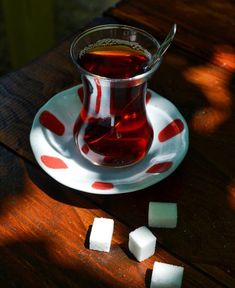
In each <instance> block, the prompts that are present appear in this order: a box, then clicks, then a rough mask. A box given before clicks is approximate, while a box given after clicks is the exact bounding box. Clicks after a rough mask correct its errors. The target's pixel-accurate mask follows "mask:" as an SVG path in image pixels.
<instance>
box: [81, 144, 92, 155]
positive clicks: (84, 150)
mask: <svg viewBox="0 0 235 288" xmlns="http://www.w3.org/2000/svg"><path fill="white" fill-rule="evenodd" d="M81 150H82V152H83V153H84V154H87V153H88V152H89V150H90V149H89V147H88V145H87V144H84V145H83V146H82V148H81Z"/></svg>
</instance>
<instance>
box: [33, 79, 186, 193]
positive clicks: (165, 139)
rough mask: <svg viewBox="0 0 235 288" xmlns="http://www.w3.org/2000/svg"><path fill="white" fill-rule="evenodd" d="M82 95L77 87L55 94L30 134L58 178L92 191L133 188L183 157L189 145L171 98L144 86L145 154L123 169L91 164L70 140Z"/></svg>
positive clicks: (166, 173)
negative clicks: (149, 130) (148, 142)
mask: <svg viewBox="0 0 235 288" xmlns="http://www.w3.org/2000/svg"><path fill="white" fill-rule="evenodd" d="M81 99H82V86H81V85H78V86H75V87H73V88H71V89H68V90H65V91H62V92H60V93H58V94H56V95H55V96H54V97H52V98H51V99H50V100H49V101H48V102H47V103H46V104H45V105H44V106H43V107H42V108H41V109H40V110H39V111H38V113H37V114H36V116H35V119H34V122H33V125H32V129H31V132H30V144H31V147H32V150H33V153H34V155H35V158H36V160H37V162H38V163H39V165H40V166H41V167H42V169H43V170H45V171H46V172H47V173H48V174H49V175H50V176H51V177H52V178H54V179H55V180H57V181H58V182H60V183H62V184H64V185H66V186H68V187H71V188H74V189H76V190H80V191H84V192H91V193H96V194H119V193H125V192H132V191H136V190H140V189H143V188H146V187H148V186H150V185H153V184H155V183H157V182H159V181H161V180H162V179H164V178H166V177H167V176H169V175H170V174H171V173H172V172H173V171H174V170H175V169H176V168H177V167H178V165H179V164H180V163H181V161H182V160H183V158H184V156H185V154H186V152H187V149H188V127H187V124H186V122H185V120H184V118H183V117H182V115H181V114H180V113H179V111H178V110H177V109H176V107H175V106H174V105H173V104H172V103H171V102H169V101H168V100H166V99H165V98H163V97H161V96H159V95H158V94H157V93H156V92H153V91H151V90H148V93H147V99H148V102H147V113H148V117H149V119H150V121H151V123H152V126H153V130H154V139H153V143H152V146H151V148H150V150H149V152H148V154H147V156H146V157H145V158H144V159H143V160H142V161H140V162H139V163H137V164H135V165H132V166H129V167H125V168H109V167H100V166H95V165H93V164H92V163H90V162H89V161H88V160H86V159H85V158H84V157H83V156H82V155H81V154H80V153H79V152H78V151H77V150H76V149H75V144H74V141H73V125H74V122H75V119H76V118H77V116H78V114H79V111H80V108H81V105H82V102H81ZM166 127H167V128H166Z"/></svg>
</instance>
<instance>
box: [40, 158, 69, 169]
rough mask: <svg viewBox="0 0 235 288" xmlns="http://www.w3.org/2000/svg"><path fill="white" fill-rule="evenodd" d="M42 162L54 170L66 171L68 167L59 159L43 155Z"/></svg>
mask: <svg viewBox="0 0 235 288" xmlns="http://www.w3.org/2000/svg"><path fill="white" fill-rule="evenodd" d="M41 161H42V163H43V164H44V165H46V166H47V167H48V168H52V169H66V168H68V166H67V165H66V164H65V163H64V161H63V160H61V159H60V158H57V157H52V156H47V155H42V156H41Z"/></svg>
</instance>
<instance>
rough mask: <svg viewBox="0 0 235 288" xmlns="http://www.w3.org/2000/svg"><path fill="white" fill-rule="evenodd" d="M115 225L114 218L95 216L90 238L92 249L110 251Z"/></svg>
mask: <svg viewBox="0 0 235 288" xmlns="http://www.w3.org/2000/svg"><path fill="white" fill-rule="evenodd" d="M113 227H114V221H113V219H108V218H97V217H95V219H94V222H93V225H92V228H91V234H90V239H89V244H90V245H89V247H90V249H93V250H98V251H104V252H109V251H110V246H111V241H112V236H113Z"/></svg>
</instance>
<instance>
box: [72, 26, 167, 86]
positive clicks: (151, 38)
mask: <svg viewBox="0 0 235 288" xmlns="http://www.w3.org/2000/svg"><path fill="white" fill-rule="evenodd" d="M115 28H118V29H123V30H124V29H126V30H128V29H132V30H135V31H137V32H139V33H141V34H142V35H144V36H147V37H148V38H149V39H150V40H151V41H152V42H153V43H154V44H155V45H156V47H157V48H159V47H160V43H159V42H158V41H157V39H156V38H155V37H153V36H152V35H151V34H150V33H148V32H146V31H145V30H143V29H140V28H137V27H134V26H130V25H124V24H104V25H98V26H94V27H91V28H89V29H87V30H85V31H83V32H82V33H80V34H78V35H77V36H76V37H75V38H74V39H73V41H72V43H71V45H70V57H71V59H72V61H73V63H74V64H75V66H76V67H77V68H78V69H79V70H80V72H81V73H82V74H86V75H89V76H92V77H95V78H98V79H99V80H102V81H108V82H129V81H136V80H140V79H142V78H146V77H148V76H149V75H151V74H152V73H153V72H155V71H156V69H157V68H158V67H159V65H160V64H161V61H162V58H160V60H159V61H157V63H155V64H154V65H153V66H152V67H151V68H150V69H149V70H147V71H146V72H144V73H141V74H138V75H135V76H133V77H130V78H109V77H105V76H100V75H98V74H94V73H91V72H89V71H87V70H86V69H85V68H83V67H82V66H81V65H79V64H78V62H77V59H76V57H75V53H74V51H75V47H76V44H77V42H78V41H79V40H80V39H82V38H83V37H84V36H86V35H88V34H90V33H91V32H95V31H98V30H108V29H115ZM150 64H151V63H150Z"/></svg>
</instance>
